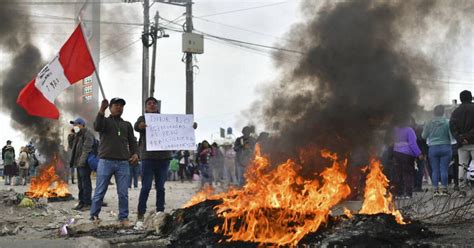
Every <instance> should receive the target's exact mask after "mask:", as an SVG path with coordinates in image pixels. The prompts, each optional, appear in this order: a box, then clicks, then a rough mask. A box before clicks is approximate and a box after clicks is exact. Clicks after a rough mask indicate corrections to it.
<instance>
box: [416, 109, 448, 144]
mask: <svg viewBox="0 0 474 248" xmlns="http://www.w3.org/2000/svg"><path fill="white" fill-rule="evenodd" d="M421 137H422V138H423V139H426V143H427V144H428V146H435V145H451V144H452V143H451V140H452V135H451V131H449V120H448V119H446V118H444V117H442V116H437V117H435V118H433V119H431V120H430V121H429V122H428V123H426V124H425V127H424V128H423V132H422V134H421Z"/></svg>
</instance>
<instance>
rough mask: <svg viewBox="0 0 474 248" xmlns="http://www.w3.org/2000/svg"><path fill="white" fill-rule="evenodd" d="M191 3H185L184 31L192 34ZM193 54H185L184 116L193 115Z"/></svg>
mask: <svg viewBox="0 0 474 248" xmlns="http://www.w3.org/2000/svg"><path fill="white" fill-rule="evenodd" d="M192 7H193V2H192V0H188V1H187V3H186V30H185V32H187V33H192V32H193V8H192ZM193 76H194V75H193V54H192V53H190V52H187V53H186V114H190V115H192V114H194V78H193Z"/></svg>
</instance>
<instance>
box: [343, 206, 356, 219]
mask: <svg viewBox="0 0 474 248" xmlns="http://www.w3.org/2000/svg"><path fill="white" fill-rule="evenodd" d="M344 215H346V216H347V218H349V219H352V217H354V216H353V215H352V212H351V210H349V209H348V208H344Z"/></svg>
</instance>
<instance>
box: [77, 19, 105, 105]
mask: <svg viewBox="0 0 474 248" xmlns="http://www.w3.org/2000/svg"><path fill="white" fill-rule="evenodd" d="M78 19H79V25H81V30H82V36H83V38H84V41H85V42H86V45H87V50H88V51H89V54H90V55H91V59H92V63H93V64H94V69H95V70H94V74H95V77H96V78H97V83H98V84H99V89H100V93H101V94H102V99H107V98H106V97H105V93H104V88H103V87H102V82H101V81H100V77H99V73H98V71H97V68H98V67H97V64H96V63H95V59H94V56H92V51H91V48H90V46H89V42H88V41H87V39H86V37H85V36H84V35H85V32H84V26H83V25H82V20H81V18H80V17H78Z"/></svg>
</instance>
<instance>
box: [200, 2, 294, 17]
mask: <svg viewBox="0 0 474 248" xmlns="http://www.w3.org/2000/svg"><path fill="white" fill-rule="evenodd" d="M290 2H292V1H283V2H278V3H271V4H265V5H260V6H255V7H250V8H244V9H234V10H229V11H224V12H218V13H214V14H206V15H201V16H199V17H210V16H218V15H226V14H231V13H237V12H242V11H248V10H254V9H261V8H267V7H272V6H276V5H282V4H287V3H290Z"/></svg>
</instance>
